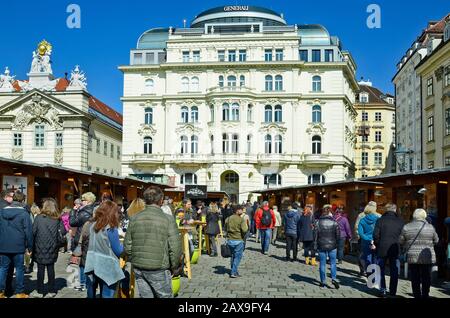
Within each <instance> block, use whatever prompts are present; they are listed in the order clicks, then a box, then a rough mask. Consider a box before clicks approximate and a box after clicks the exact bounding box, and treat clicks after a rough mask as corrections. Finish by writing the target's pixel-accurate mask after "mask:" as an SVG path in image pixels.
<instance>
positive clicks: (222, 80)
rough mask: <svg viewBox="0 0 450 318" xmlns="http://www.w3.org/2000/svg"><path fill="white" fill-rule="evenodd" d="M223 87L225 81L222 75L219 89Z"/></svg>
mask: <svg viewBox="0 0 450 318" xmlns="http://www.w3.org/2000/svg"><path fill="white" fill-rule="evenodd" d="M223 85H224V79H223V76H222V75H220V76H219V87H223Z"/></svg>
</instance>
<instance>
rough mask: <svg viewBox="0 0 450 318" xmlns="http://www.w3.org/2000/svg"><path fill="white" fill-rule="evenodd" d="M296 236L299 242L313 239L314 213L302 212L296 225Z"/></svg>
mask: <svg viewBox="0 0 450 318" xmlns="http://www.w3.org/2000/svg"><path fill="white" fill-rule="evenodd" d="M297 238H298V240H299V241H300V242H312V241H314V215H312V214H310V215H305V214H302V216H301V217H300V220H299V222H298V226H297Z"/></svg>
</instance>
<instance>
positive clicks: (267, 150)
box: [264, 135, 272, 154]
mask: <svg viewBox="0 0 450 318" xmlns="http://www.w3.org/2000/svg"><path fill="white" fill-rule="evenodd" d="M264 146H265V147H264V148H265V149H264V152H265V153H267V154H269V153H272V136H271V135H266V137H265V138H264Z"/></svg>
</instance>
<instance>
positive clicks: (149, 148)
mask: <svg viewBox="0 0 450 318" xmlns="http://www.w3.org/2000/svg"><path fill="white" fill-rule="evenodd" d="M144 153H145V154H151V153H153V139H152V138H151V137H145V138H144Z"/></svg>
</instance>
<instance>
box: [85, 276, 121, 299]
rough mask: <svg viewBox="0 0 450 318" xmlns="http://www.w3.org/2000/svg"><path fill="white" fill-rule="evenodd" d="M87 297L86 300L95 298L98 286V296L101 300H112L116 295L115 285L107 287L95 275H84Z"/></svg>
mask: <svg viewBox="0 0 450 318" xmlns="http://www.w3.org/2000/svg"><path fill="white" fill-rule="evenodd" d="M86 283H87V286H86V287H87V296H88V298H95V296H96V294H97V286H100V294H101V296H102V298H114V294H115V293H116V288H117V283H114V284H112V285H110V286H108V285H107V284H106V283H105V282H104V281H103V280H102V279H100V278H99V277H97V276H96V275H95V274H90V275H86Z"/></svg>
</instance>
